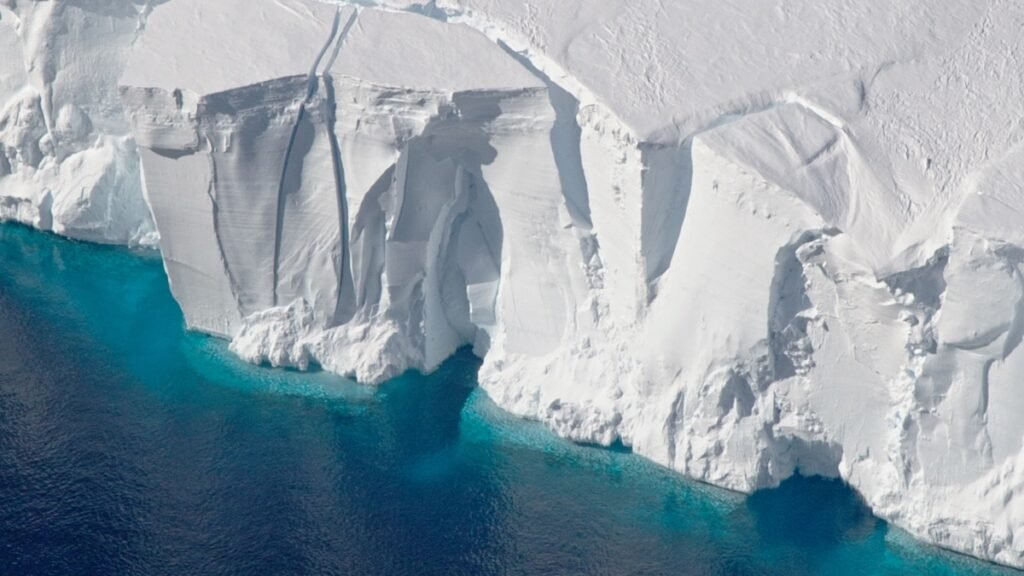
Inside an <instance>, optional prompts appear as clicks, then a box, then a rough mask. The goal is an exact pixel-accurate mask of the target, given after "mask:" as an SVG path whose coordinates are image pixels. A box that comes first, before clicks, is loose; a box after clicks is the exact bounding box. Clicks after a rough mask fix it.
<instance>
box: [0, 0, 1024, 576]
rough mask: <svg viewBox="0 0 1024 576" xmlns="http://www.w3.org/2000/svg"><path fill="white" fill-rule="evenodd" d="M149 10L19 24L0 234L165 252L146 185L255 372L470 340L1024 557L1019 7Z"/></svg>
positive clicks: (217, 330) (692, 447) (688, 438)
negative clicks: (267, 366) (4, 228)
mask: <svg viewBox="0 0 1024 576" xmlns="http://www.w3.org/2000/svg"><path fill="white" fill-rule="evenodd" d="M151 4H154V6H152V7H151V6H149V5H148V4H144V3H142V2H138V1H136V2H129V1H128V0H106V1H104V2H101V1H99V0H97V1H93V2H71V1H68V2H63V3H61V2H51V3H34V2H33V3H25V2H13V1H12V0H7V2H6V3H0V6H2V8H0V16H2V18H3V20H2V21H3V22H5V23H9V22H13V23H14V25H13V26H3V25H0V46H2V47H3V50H4V51H5V52H4V53H5V54H7V53H12V54H14V53H16V54H18V55H19V56H18V58H17V59H4V60H3V62H0V97H2V98H0V101H5V102H7V104H6V105H5V108H4V115H3V116H2V118H0V142H2V143H3V152H4V153H3V154H2V155H0V199H2V202H0V210H2V212H0V213H2V215H3V216H4V217H5V218H14V219H19V220H21V221H27V222H30V223H33V224H35V225H37V226H40V227H43V228H48V229H53V230H55V231H57V232H61V233H65V234H69V235H73V236H77V237H82V238H87V239H93V240H100V241H110V242H140V241H152V240H154V239H155V238H156V235H155V234H153V233H151V228H152V226H153V225H152V224H151V223H150V222H151V220H150V216H149V212H148V210H147V209H146V206H147V203H146V202H143V201H142V198H143V195H144V196H145V199H146V200H147V201H148V207H149V208H150V209H151V210H152V221H153V222H155V228H156V229H157V230H158V231H159V242H160V248H161V252H162V254H163V257H164V261H165V264H166V268H167V271H168V275H169V277H170V281H171V286H172V290H173V292H174V295H175V297H176V298H177V300H178V301H179V303H180V304H181V306H182V308H183V310H184V312H185V316H186V318H187V320H188V322H189V325H190V326H191V327H193V328H195V329H198V330H204V331H207V332H211V333H214V334H218V335H222V336H225V337H228V338H231V339H232V348H233V349H234V350H235V351H236V352H237V353H239V354H240V355H242V356H243V357H245V358H247V359H249V360H252V361H265V362H269V363H271V364H274V365H286V366H295V367H299V368H304V367H307V366H309V365H310V364H311V363H317V364H319V365H322V366H324V367H325V368H326V369H328V370H332V371H335V372H338V373H341V374H347V375H354V376H356V377H358V378H359V379H361V380H363V381H366V382H377V381H380V380H382V379H385V378H388V377H390V376H393V375H395V374H397V373H399V372H401V371H403V370H406V369H408V368H416V369H421V370H430V369H432V368H434V367H436V366H437V365H438V364H439V363H440V362H441V361H442V360H444V359H445V358H446V357H447V356H448V355H450V354H451V353H452V352H453V351H454V350H455V349H456V348H457V347H459V346H462V345H466V344H472V345H473V346H474V348H475V350H476V351H477V353H478V354H480V355H481V356H482V357H483V358H484V365H483V368H482V370H481V373H480V383H481V385H482V386H483V388H484V389H485V390H486V391H487V392H488V393H489V394H490V395H491V396H492V397H493V398H494V399H495V400H496V401H497V402H498V403H499V404H500V405H502V406H504V407H505V408H507V409H509V410H511V411H513V412H515V413H517V414H520V415H523V416H526V417H530V418H536V419H539V420H542V421H544V422H545V423H547V424H548V425H549V426H550V427H551V428H553V429H554V430H556V431H557V432H558V433H560V434H562V435H564V436H566V437H569V438H572V439H575V440H580V441H587V442H599V443H605V444H610V443H613V442H615V441H622V442H623V443H624V444H626V445H628V446H631V447H632V448H633V450H634V451H636V452H637V453H639V454H642V455H644V456H646V457H648V458H651V459H653V460H655V461H657V462H659V463H661V464H664V465H665V466H668V467H671V468H673V469H675V470H678V471H680V472H682V473H684V474H687V475H689V476H692V477H695V478H698V479H700V480H704V481H707V482H711V483H714V484H717V485H720V486H724V487H728V488H732V489H735V490H741V491H752V490H756V489H758V488H763V487H768V486H773V485H776V484H777V483H779V482H780V481H781V480H783V479H784V478H786V477H787V476H789V475H791V474H792V473H793V472H794V470H796V469H798V468H799V469H800V470H802V471H804V472H805V473H819V474H824V475H829V476H840V477H842V478H843V479H845V480H846V481H848V482H849V483H850V484H851V485H852V486H853V487H855V488H856V489H857V490H858V491H859V492H860V493H861V494H863V496H864V497H865V499H866V500H867V502H868V503H869V504H870V505H871V506H872V508H873V509H874V510H875V511H876V513H878V514H879V515H880V516H882V517H884V518H886V519H888V520H890V521H892V522H894V523H896V524H898V525H900V526H902V527H904V528H906V529H908V530H909V531H911V532H913V533H914V534H917V535H918V536H920V537H922V538H924V539H926V540H929V541H931V542H935V543H937V544H940V545H943V546H946V547H949V548H953V549H956V550H960V551H963V552H967V553H970V554H974V555H976V556H979V557H983V558H987V559H991V560H995V561H998V562H1002V563H1005V564H1010V565H1015V566H1024V497H1021V496H1020V493H1021V490H1022V488H1024V454H1022V449H1024V442H1022V440H1024V424H1021V422H1020V419H1019V418H1018V417H1017V415H1018V414H1020V413H1021V412H1022V410H1024V393H1022V392H1024V391H1022V390H1021V386H1022V385H1021V381H1022V378H1024V352H1021V346H1020V344H1021V341H1022V339H1024V307H1022V306H1024V234H1022V233H1021V232H1020V230H1019V225H1018V223H1019V222H1021V221H1022V219H1024V189H1022V184H1021V182H1022V177H1024V169H1022V168H1021V166H1024V152H1022V148H1021V141H1022V138H1024V123H1022V122H1021V118H1024V78H1022V73H1024V71H1022V68H1021V66H1020V65H1019V62H1018V59H1019V56H1020V55H1021V54H1024V46H1022V45H1021V43H1022V42H1024V40H1022V39H1021V37H1020V34H1019V30H1020V29H1021V26H1022V24H1024V8H1022V7H1021V6H1019V5H1018V3H1013V2H1010V1H1004V0H991V1H989V2H973V1H967V0H964V1H956V0H943V1H938V0H932V1H925V2H920V1H917V2H903V1H900V2H889V3H885V4H884V5H871V4H868V5H865V4H863V3H853V2H845V1H844V0H827V1H824V2H822V1H821V0H814V1H811V0H797V1H794V2H790V3H787V4H785V5H784V6H782V5H780V6H774V5H768V4H759V3H752V2H749V1H744V0H725V1H722V0H697V1H696V2H686V3H680V2H674V3H667V2H659V1H656V0H608V1H606V2H601V3H599V4H595V3H593V2H587V1H586V0H521V1H516V2H509V1H507V0H436V1H433V2H429V3H427V4H418V3H412V2H406V1H403V0H387V1H383V2H381V3H380V4H379V5H376V6H372V7H371V6H367V5H365V4H366V3H363V2H360V3H359V4H360V5H359V6H356V5H350V4H348V3H345V2H335V3H329V2H314V1H312V0H279V1H276V2H270V1H260V2H256V3H253V2H251V1H242V0H218V1H217V2H203V1H201V0H169V1H168V2H166V3H161V4H159V5H156V3H155V2H152V3H151ZM752 34H756V35H757V37H756V38H755V37H752V36H751V35H752ZM21 63H24V65H23V66H22V65H21ZM140 159H141V164H140ZM140 166H141V170H140ZM140 172H141V173H142V178H141V181H142V182H144V186H142V185H140V177H139V174H140ZM143 188H144V190H143Z"/></svg>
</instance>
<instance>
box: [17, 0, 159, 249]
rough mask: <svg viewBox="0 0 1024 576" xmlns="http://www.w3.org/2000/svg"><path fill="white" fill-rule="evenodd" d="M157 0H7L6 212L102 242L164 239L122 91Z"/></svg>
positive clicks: (56, 229)
mask: <svg viewBox="0 0 1024 576" xmlns="http://www.w3.org/2000/svg"><path fill="white" fill-rule="evenodd" d="M156 3H157V2H150V1H148V0H147V1H139V2H96V3H74V2H6V3H0V54H2V57H0V60H3V62H2V63H0V218H3V219H5V220H17V221H20V222H24V223H26V224H31V225H33V226H36V227H39V228H43V229H46V230H53V231H54V232H57V233H59V234H63V235H66V236H71V237H74V238H80V239H84V240H90V241H94V242H108V243H119V244H137V243H141V244H153V243H154V242H155V241H156V236H155V233H154V231H153V225H152V220H151V218H150V214H149V209H148V208H147V207H146V204H145V202H144V200H143V198H142V194H141V186H140V177H139V160H138V154H137V152H136V150H135V145H134V142H133V141H132V139H131V136H130V135H129V133H128V132H129V130H128V123H127V122H126V119H125V116H124V113H123V111H122V109H121V102H120V98H119V97H118V94H117V79H118V77H119V76H120V74H121V71H122V69H123V68H124V61H125V59H126V58H127V50H128V48H129V47H130V45H131V44H132V42H133V41H134V40H135V38H136V37H137V36H138V34H139V32H140V30H142V29H143V28H144V26H145V21H146V18H147V16H148V14H149V11H150V10H151V6H150V5H151V4H156Z"/></svg>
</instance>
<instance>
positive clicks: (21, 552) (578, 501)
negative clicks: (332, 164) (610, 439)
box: [0, 226, 1019, 575]
mask: <svg viewBox="0 0 1024 576" xmlns="http://www.w3.org/2000/svg"><path fill="white" fill-rule="evenodd" d="M0 262H2V266H0V574H3V575H6V574H19V575H20V574H31V575H34V574H147V575H148V574H351V575H361V574H381V575H391V574H417V575H419V574H422V575H431V574H438V575H457V574H609V575H623V574H710V575H716V574H722V575H726V574H727V575H733V574H740V575H742V574H758V575H760V574H786V575H788V574H795V575H802V574H823V575H824V574H829V575H832V574H835V575H846V574H851V575H852V574H938V575H961V574H963V575H970V574H1001V573H1005V574H1019V573H1017V572H1011V571H1008V570H1005V569H999V568H996V567H994V566H991V565H988V564H984V563H981V562H976V561H973V560H969V559H966V558H963V557H960V556H956V555H953V554H949V553H946V552H943V551H940V550H936V549H934V548H931V547H928V546H923V545H920V544H917V543H914V542H913V541H912V540H910V539H909V538H908V537H907V536H906V535H904V534H903V533H901V532H899V531H898V530H895V529H893V528H891V527H889V526H887V525H886V524H885V523H884V522H881V521H879V520H877V519H875V518H873V517H872V516H871V515H870V513H869V512H868V511H867V510H866V509H865V508H864V506H863V505H862V504H861V503H860V502H859V501H858V499H857V498H856V496H855V495H854V494H853V493H852V492H850V491H849V490H848V489H846V488H845V487H844V486H842V484H841V483H838V482H833V481H826V480H821V479H803V478H798V479H794V480H791V481H789V482H787V483H785V484H784V485H783V486H782V487H781V488H780V489H778V490H774V491H769V492H763V493H760V494H757V495H755V496H753V497H751V498H744V497H741V496H737V495H734V494H731V493H727V492H724V491H721V490H717V489H713V488H709V487H706V486H703V485H700V484H696V483H693V482H689V481H687V480H684V479H682V478H679V477H678V476H675V475H673V474H670V473H668V472H666V471H664V470H662V469H660V468H658V467H656V466H653V465H651V464H648V463H646V462H645V461H643V460H642V459H640V458H638V457H636V456H634V455H631V454H627V453H623V452H615V451H608V450H599V449H593V448H585V447H579V446H575V445H572V444H570V443H567V442H564V441H562V440H560V439H558V438H556V437H554V436H553V435H551V434H550V433H548V432H547V431H546V430H544V429H543V428H542V427H540V426H539V425H536V424H530V423H525V422H521V421H518V420H515V419H512V418H509V417H507V416H505V415H504V414H502V413H501V412H500V411H499V410H497V409H495V408H494V407H493V405H492V404H491V403H490V402H489V401H488V400H487V398H486V397H485V396H484V395H483V394H481V393H480V392H479V391H477V390H474V388H473V385H474V374H475V370H476V367H477V362H476V360H475V359H473V358H472V357H471V356H470V355H469V354H468V353H462V354H460V355H458V356H457V357H456V358H454V359H453V360H451V361H450V362H448V363H447V364H445V365H444V366H443V367H442V369H441V370H439V371H438V372H437V373H436V374H433V375H431V376H420V375H415V374H408V375H406V376H403V377H401V378H398V379H396V380H395V381H392V382H389V383H387V384H386V385H384V386H382V387H380V388H379V389H370V388H366V387H361V386H358V385H355V384H353V383H350V382H346V381H344V380H341V379H339V378H336V377H333V376H330V375H328V374H323V373H320V374H297V373H292V372H285V371H277V370H270V369H265V368H256V367H252V366H248V365H245V364H242V363H240V362H238V361H236V360H235V359H233V358H232V357H231V356H230V354H228V353H227V351H226V346H225V345H224V343H222V342H219V341H216V340H213V339H209V338H205V337H202V336H199V335H195V334H187V333H185V331H184V329H183V323H182V318H181V315H180V313H179V311H178V310H177V307H176V306H175V304H174V302H173V300H172V299H171V297H170V294H169V292H168V289H167V284H166V279H165V277H164V274H163V271H162V268H161V266H160V262H159V260H158V259H156V258H155V257H154V256H153V255H152V254H133V253H130V252H128V251H126V250H123V249H115V248H103V247H96V246H89V245H83V244H77V243H72V242H68V241H65V240H61V239H58V238H55V237H52V236H49V235H44V234H40V233H37V232H33V231H30V230H26V229H24V228H21V227H17V226H0Z"/></svg>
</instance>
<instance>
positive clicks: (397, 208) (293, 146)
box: [122, 0, 582, 381]
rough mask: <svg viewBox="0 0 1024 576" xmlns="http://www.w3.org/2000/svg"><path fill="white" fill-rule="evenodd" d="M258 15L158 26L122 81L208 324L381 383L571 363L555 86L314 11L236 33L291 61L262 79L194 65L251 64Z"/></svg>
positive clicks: (200, 315) (398, 28)
mask: <svg viewBox="0 0 1024 576" xmlns="http://www.w3.org/2000/svg"><path fill="white" fill-rule="evenodd" d="M239 12H244V11H241V10H240V9H239V7H238V6H235V5H232V4H231V3H229V2H219V3H217V4H215V5H209V4H203V3H198V2H189V1H188V0H179V1H177V2H175V3H174V5H171V6H168V7H166V8H163V9H161V10H160V11H158V12H157V13H155V14H154V15H153V17H152V20H151V31H150V33H149V34H147V36H146V37H144V38H143V39H142V40H141V41H140V43H139V44H138V46H137V47H136V49H135V52H134V54H135V56H134V57H133V59H132V62H131V64H130V65H129V67H128V70H127V72H126V74H125V76H124V78H123V80H122V83H123V84H124V86H125V88H124V89H123V98H124V102H125V106H126V107H127V109H128V114H129V117H130V118H131V121H132V125H133V127H134V131H135V134H136V137H137V139H138V141H139V145H140V148H141V149H142V157H143V163H144V165H145V167H146V174H145V177H146V191H147V196H148V198H149V201H150V204H151V205H152V207H153V211H154V214H155V216H156V221H157V225H158V227H159V230H160V231H161V238H162V241H161V249H162V251H163V253H164V257H165V260H166V262H167V268H168V272H169V274H170V278H171V283H172V288H173V290H174V293H175V296H176V297H177V298H178V299H179V301H181V302H182V304H183V308H184V309H185V312H186V317H187V318H188V321H189V324H190V325H191V326H193V327H195V328H198V329H202V330H207V331H210V332H214V333H217V334H223V335H228V336H234V337H235V342H234V346H235V349H236V350H238V351H239V352H241V353H242V354H243V355H245V356H247V357H250V358H252V359H267V360H269V361H271V362H273V363H275V364H290V365H298V366H306V365H307V364H308V363H309V362H310V360H316V361H317V362H319V363H321V364H323V365H325V366H327V367H329V368H331V369H334V370H337V371H340V372H345V373H354V374H356V375H358V376H359V377H360V378H361V379H365V380H368V381H376V380H380V379H382V378H385V377H387V376H390V375H394V374H397V373H399V372H401V371H403V370H405V369H406V368H409V367H415V368H420V369H431V368H433V367H435V366H437V365H438V364H439V363H440V362H441V361H443V360H444V359H445V358H446V357H448V356H449V355H450V354H451V353H452V352H454V350H455V349H456V348H457V347H459V346H461V345H463V344H466V343H475V344H476V345H477V346H478V347H479V349H480V350H481V351H485V350H487V349H488V348H489V347H492V346H493V347H498V348H500V349H507V350H512V351H517V352H522V353H525V354H532V355H539V354H545V353H547V351H549V350H551V349H552V348H555V347H557V346H558V344H559V341H560V338H561V336H562V333H563V332H564V331H565V327H566V325H567V323H568V322H569V321H571V317H570V313H571V311H572V308H571V301H572V297H573V296H572V290H573V284H574V282H575V281H576V280H575V279H574V278H571V276H572V274H573V273H575V274H576V275H579V271H580V270H582V265H581V264H580V263H579V262H578V259H579V240H578V239H577V238H576V236H575V235H574V234H573V232H572V231H571V230H570V229H569V228H567V223H568V216H567V213H566V208H565V200H564V198H563V196H562V187H561V185H560V172H559V166H558V162H557V160H556V158H555V153H554V150H553V148H552V145H551V131H552V127H553V125H554V123H555V112H554V110H553V109H552V107H551V104H550V98H549V96H548V93H547V91H546V89H545V86H544V84H543V83H542V82H541V81H540V80H538V79H537V78H536V77H534V76H533V75H531V74H530V73H529V72H528V71H527V70H526V69H525V68H523V67H522V66H520V65H519V64H518V63H516V62H515V61H514V60H512V59H510V58H508V57H507V55H506V54H505V53H504V52H503V51H502V50H500V49H499V48H498V47H497V46H495V45H493V44H492V43H490V42H488V41H487V40H486V39H485V38H484V37H483V36H481V35H479V34H477V33H475V32H473V31H472V30H470V29H468V28H465V27H449V26H444V25H442V24H440V23H437V22H433V21H431V20H427V19H424V18H421V17H417V16H412V15H403V14H390V13H384V12H379V11H367V12H363V13H358V12H356V11H355V10H354V9H351V8H344V9H336V8H334V7H330V6H327V5H325V4H318V3H311V2H300V1H294V2H281V3H275V4H272V5H268V6H267V7H266V8H264V9H261V11H260V12H258V13H256V14H254V15H253V17H252V18H253V21H252V22H244V26H236V28H235V29H237V30H239V34H244V35H246V36H247V37H248V35H251V34H253V33H254V32H255V31H258V30H264V31H265V33H266V35H267V36H268V37H272V38H275V39H276V40H274V39H268V40H267V42H265V43H264V44H263V45H261V46H258V47H246V48H245V50H246V56H245V61H249V62H257V63H258V65H259V69H258V70H254V72H257V73H256V74H250V71H249V70H245V69H238V68H237V67H236V65H237V62H239V61H240V60H241V59H238V58H235V57H234V55H233V54H232V53H231V51H230V49H227V50H225V51H223V52H220V53H218V54H216V55H207V54H201V53H194V54H193V53H189V52H188V51H189V49H190V48H189V47H196V46H205V45H208V44H209V43H210V42H211V41H213V39H215V38H217V39H219V41H221V42H226V43H227V45H228V46H232V45H235V43H233V42H231V41H230V36H229V35H228V36H226V35H225V32H224V30H225V25H226V23H227V22H229V21H231V22H233V23H234V24H236V25H237V24H238V19H239V18H240V16H239V15H238V14H239ZM270 23H273V24H272V25H271V24H270ZM183 30H185V31H188V32H185V34H186V35H187V42H184V43H182V42H181V41H180V38H174V36H178V35H180V34H182V32H181V31H183ZM165 34H166V35H167V36H166V37H165V36H164V35H165ZM383 35H390V36H391V37H393V38H395V39H396V40H395V41H394V42H393V43H389V45H384V46H382V45H380V43H379V42H378V39H379V38H380V37H381V36H383ZM312 39H319V42H314V41H312ZM402 39H406V40H405V41H403V40H402ZM412 39H415V40H414V41H413V40H412ZM237 45H242V44H241V42H239V44H237ZM424 45H428V46H432V47H433V50H431V51H424V50H423V48H422V47H423V46H424ZM198 58H204V59H205V61H204V66H202V67H188V68H184V67H182V68H180V69H176V70H174V71H173V72H172V73H167V72H159V73H156V74H154V71H158V70H161V69H162V67H161V66H160V62H162V61H168V62H190V61H192V60H193V59H198ZM503 271H504V274H503ZM499 279H501V281H500V282H499ZM508 326H511V327H513V328H512V329H508V328H507V327H508Z"/></svg>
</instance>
